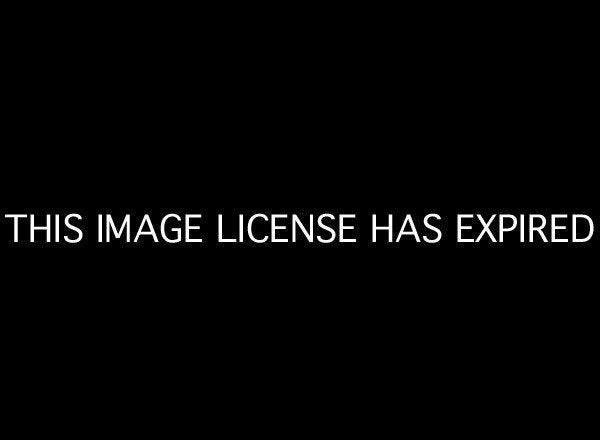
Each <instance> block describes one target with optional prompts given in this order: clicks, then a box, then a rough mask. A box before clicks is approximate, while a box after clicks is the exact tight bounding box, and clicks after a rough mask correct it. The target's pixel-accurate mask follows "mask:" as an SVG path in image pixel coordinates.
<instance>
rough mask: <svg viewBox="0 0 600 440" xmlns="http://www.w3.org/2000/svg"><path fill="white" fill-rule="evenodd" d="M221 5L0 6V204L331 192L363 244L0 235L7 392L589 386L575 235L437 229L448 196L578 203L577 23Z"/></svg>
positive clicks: (281, 418)
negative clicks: (61, 9) (436, 236)
mask: <svg viewBox="0 0 600 440" xmlns="http://www.w3.org/2000/svg"><path fill="white" fill-rule="evenodd" d="M52 12H57V11H52ZM153 12H157V11H153ZM163 12H164V11H163ZM247 12H248V14H247V13H246V12H240V11H239V10H237V9H236V11H233V10H232V11H228V12H227V13H225V14H224V15H223V14H221V15H216V14H215V13H214V12H212V11H211V12H207V11H204V12H195V13H193V14H190V15H188V14H186V13H184V12H183V11H180V12H177V13H175V15H173V16H171V15H170V14H169V15H167V14H166V13H165V15H164V16H163V14H162V12H161V14H159V15H160V18H156V16H155V15H152V17H150V16H147V15H146V13H145V12H144V13H141V12H140V11H137V12H136V13H133V14H127V15H126V14H125V13H124V12H122V13H119V14H114V16H112V15H111V16H110V17H107V18H102V19H100V18H99V17H100V15H97V14H100V12H97V13H96V12H95V13H94V14H92V15H85V19H83V18H82V16H78V18H77V19H75V18H74V19H66V22H65V23H63V22H62V21H57V20H50V19H48V16H46V17H45V16H44V14H43V13H41V14H40V16H36V17H35V19H34V18H33V15H36V14H34V13H33V12H32V11H30V12H28V14H26V15H25V16H23V17H24V19H25V20H24V21H19V23H18V24H16V25H15V26H14V29H10V30H8V31H7V39H6V44H5V52H4V55H3V66H4V67H3V70H4V72H3V73H4V74H5V79H4V80H3V85H4V87H3V96H4V99H3V110H4V111H3V124H2V125H3V133H4V136H3V137H4V142H3V156H4V158H3V160H2V173H1V176H2V177H1V179H2V201H1V202H2V205H1V206H2V213H3V214H4V213H5V212H31V213H42V212H43V213H67V212H79V213H83V214H86V215H87V216H89V215H92V214H94V213H96V212H105V211H107V210H110V211H113V212H124V211H131V212H151V213H153V214H155V215H158V214H160V213H163V212H169V211H175V212H179V213H186V212H190V213H202V214H204V215H205V216H206V217H208V218H210V217H211V216H214V215H215V214H216V213H217V212H222V211H229V212H237V211H239V210H243V211H246V212H252V211H256V212H288V213H292V212H294V213H319V212H325V211H328V212H334V213H335V212H356V213H359V215H361V243H360V244H359V245H348V246H342V245H338V246H331V247H326V248H323V247H321V248H317V247H291V246H285V245H283V246H275V245H273V246H268V247H262V248H252V247H244V248H234V249H232V248H227V249H225V248H218V247H216V246H214V245H210V244H207V245H206V246H199V247H175V248H164V247H158V248H154V247H152V246H138V247H129V248H128V247H126V246H124V247H117V248H115V247H111V248H102V247H98V246H95V245H94V244H93V243H88V244H83V245H81V246H76V247H63V246H54V247H53V246H39V247H35V248H31V247H27V246H23V247H20V246H10V245H9V243H8V242H7V240H4V242H3V245H2V254H3V257H5V258H3V263H2V264H3V270H2V273H3V278H4V282H3V284H4V285H5V286H6V287H5V288H3V289H2V291H3V295H2V301H3V303H4V304H3V307H2V311H3V314H4V315H5V319H3V324H4V327H5V331H4V338H3V339H4V341H5V347H6V348H5V355H6V356H5V358H6V362H5V365H7V366H8V367H9V370H10V373H9V374H8V375H7V376H6V382H7V384H8V385H9V386H10V388H11V389H13V388H14V389H15V393H14V394H11V396H14V397H11V404H10V408H11V412H12V413H13V414H15V415H20V416H23V414H31V410H32V409H34V408H35V409H38V410H40V411H39V412H40V413H41V414H45V415H46V417H47V418H45V419H44V420H47V421H46V422H44V423H49V424H52V425H57V426H63V423H67V424H71V423H73V420H74V419H77V420H78V421H83V422H88V423H86V425H87V426H88V427H89V426H99V427H107V426H109V425H112V422H113V421H123V420H128V421H131V420H133V421H134V425H136V426H138V427H148V426H150V427H152V428H153V429H158V426H157V425H160V426H163V427H165V428H166V429H167V430H168V431H171V430H174V429H176V428H180V427H181V426H183V425H184V424H183V422H184V421H191V422H192V423H193V424H201V426H198V427H200V428H202V427H203V426H204V425H203V423H205V420H207V419H208V420H210V421H212V422H213V423H214V422H216V423H217V424H218V425H219V426H221V427H222V429H225V430H230V429H239V428H242V429H251V428H255V427H256V428H261V429H266V428H269V429H273V428H274V427H275V426H276V425H278V424H279V423H281V422H283V423H282V424H283V426H284V427H285V428H286V429H287V430H286V431H282V432H288V431H290V430H291V431H295V430H298V429H306V430H308V432H314V431H313V430H312V429H313V428H312V427H313V426H315V422H317V423H318V422H323V421H328V422H330V423H329V426H330V428H329V429H331V430H332V431H331V432H337V430H340V429H344V428H350V429H357V430H358V429H359V428H363V429H365V430H366V431H365V432H372V431H373V430H375V429H383V428H384V427H386V426H387V425H388V424H389V423H391V424H392V426H395V427H396V428H399V427H400V428H401V427H403V426H407V427H408V425H404V424H403V423H405V422H401V421H402V420H407V419H408V420H410V421H412V422H413V423H416V424H418V425H420V426H421V427H422V428H423V429H426V430H431V429H440V428H441V429H455V428H460V429H465V428H467V427H469V428H471V429H473V428H474V427H475V425H477V424H478V423H481V422H483V425H484V426H485V427H486V428H487V429H488V430H490V429H491V430H497V429H507V430H509V432H512V431H510V430H511V429H512V428H511V427H512V426H514V423H515V422H522V421H525V420H528V421H532V420H533V421H534V423H532V424H531V426H532V428H533V429H540V427H548V426H551V427H553V428H556V429H557V428H558V426H557V425H559V424H560V425H561V426H563V427H566V428H568V429H573V424H572V423H573V419H572V418H571V416H572V415H573V414H576V415H577V417H578V418H579V420H580V421H581V420H583V419H584V418H585V417H586V414H588V411H589V409H586V408H587V405H586V403H585V402H586V396H589V395H590V394H591V393H592V390H593V389H595V388H594V385H593V381H592V375H591V372H592V371H593V369H594V366H595V365H596V364H595V363H594V362H592V359H593V356H592V355H593V348H594V347H593V341H594V339H595V338H596V336H597V327H598V326H597V322H596V320H595V314H596V310H597V304H596V301H595V299H594V297H593V295H594V293H595V290H597V289H596V287H595V284H594V283H593V281H595V279H594V269H595V266H596V262H597V253H596V247H597V238H595V239H594V242H593V243H590V244H587V245H560V244H559V245H552V246H544V245H541V246H522V245H521V246H518V245H515V244H508V245H506V246H486V245H482V246H460V245H458V244H456V243H455V242H454V241H455V240H454V238H455V236H454V225H453V218H454V216H455V215H456V214H457V213H460V212H477V213H487V214H490V213H512V214H518V213H530V212H531V213H545V214H549V213H585V214H588V215H592V216H593V217H594V218H595V220H596V221H597V212H598V211H597V208H596V207H595V205H596V203H595V200H596V199H595V195H594V193H593V188H594V187H595V186H596V184H595V180H596V179H595V178H594V177H595V174H594V161H593V159H592V154H593V152H592V147H593V146H594V145H596V144H597V135H596V133H595V130H594V128H595V121H596V118H597V108H596V107H595V102H596V101H597V85H596V84H595V82H594V81H593V78H595V77H597V69H596V68H595V66H594V65H593V54H594V52H593V49H594V47H593V46H592V44H591V43H592V40H591V39H589V38H590V36H589V35H588V33H591V32H592V29H591V28H589V27H588V26H587V25H586V24H585V23H584V22H583V21H582V19H581V18H580V17H575V18H569V17H567V16H566V15H565V16H563V17H561V19H560V20H559V21H556V19H553V20H550V19H549V18H543V17H542V16H541V15H540V14H539V13H536V14H532V15H527V17H526V18H524V17H525V13H524V11H521V13H520V14H516V15H514V16H513V15H510V14H509V16H506V15H504V14H500V11H496V12H494V13H487V12H483V11H481V13H480V15H477V13H476V12H475V11H469V14H466V11H445V12H441V11H427V12H425V13H420V14H416V13H414V12H412V11H404V12H397V11H395V12H393V13H392V12H385V11H380V12H376V13H374V14H371V13H369V14H367V13H366V11H353V12H354V14H351V15H347V14H346V13H344V14H338V13H332V14H328V15H327V17H326V18H325V14H324V11H321V13H319V14H308V16H307V15H306V14H303V13H301V11H295V12H293V13H284V12H283V11H281V12H280V13H276V12H275V11H272V10H270V11H269V13H268V14H267V13H266V12H265V11H262V12H261V11H255V10H253V11H247ZM305 12H306V11H305ZM338 12H339V11H338ZM446 12H448V13H449V12H453V13H454V15H446ZM538 12H539V11H538ZM69 13H70V14H73V13H74V12H73V11H70V12H69ZM250 13H253V14H251V15H249V14H250ZM75 14H76V13H75ZM278 14H280V15H278ZM470 14H474V15H470ZM184 16H185V18H184ZM69 17H70V15H69ZM102 17H104V15H102ZM257 17H259V18H260V19H259V18H257ZM517 17H518V18H517ZM63 18H65V16H64V15H63ZM375 212H376V213H380V214H387V213H395V214H405V213H413V214H423V213H428V212H438V213H440V214H441V215H443V217H444V219H445V220H446V221H447V225H448V227H447V228H445V229H444V233H445V238H444V241H443V243H441V244H440V245H438V246H420V247H417V246H413V245H411V244H410V243H407V244H406V245H401V246H394V247H377V248H376V247H374V246H371V245H369V244H368V238H369V234H368V229H367V228H366V225H368V223H364V221H365V220H368V218H369V215H370V214H371V213H375ZM363 229H366V232H365V231H363ZM3 233H5V231H3ZM4 237H6V235H4ZM54 411H56V412H58V413H61V414H63V416H62V417H54V416H52V414H53V412H54ZM36 413H38V412H36ZM40 417H41V416H40ZM173 417H174V418H173ZM40 420H41V419H40ZM92 423H93V424H92ZM578 425H579V423H578ZM48 426H50V425H48ZM133 429H139V428H135V427H134V428H133Z"/></svg>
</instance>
